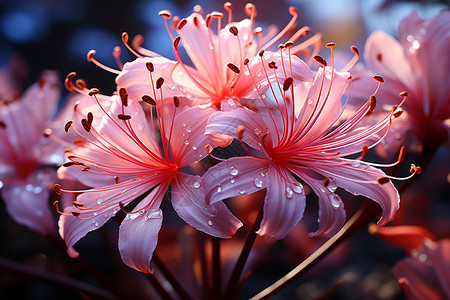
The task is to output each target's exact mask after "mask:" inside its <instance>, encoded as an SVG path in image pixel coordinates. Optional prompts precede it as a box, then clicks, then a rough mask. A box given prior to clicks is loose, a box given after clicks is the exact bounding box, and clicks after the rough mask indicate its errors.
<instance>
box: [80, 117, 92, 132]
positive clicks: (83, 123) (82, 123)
mask: <svg viewBox="0 0 450 300" xmlns="http://www.w3.org/2000/svg"><path fill="white" fill-rule="evenodd" d="M81 125H82V126H83V128H84V130H86V132H90V131H91V125H90V124H89V122H88V120H86V119H82V120H81Z"/></svg>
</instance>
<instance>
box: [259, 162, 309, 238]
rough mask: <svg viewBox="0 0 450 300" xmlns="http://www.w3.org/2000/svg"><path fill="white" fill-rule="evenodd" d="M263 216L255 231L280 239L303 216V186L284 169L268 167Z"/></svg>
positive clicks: (304, 199) (304, 202)
mask: <svg viewBox="0 0 450 300" xmlns="http://www.w3.org/2000/svg"><path fill="white" fill-rule="evenodd" d="M267 178H268V180H270V185H267V194H266V198H265V199H264V217H263V219H262V221H261V226H260V228H259V230H258V231H257V233H258V234H259V235H260V236H269V237H272V238H274V239H282V238H284V237H285V236H286V234H288V233H289V231H291V229H292V228H294V226H295V225H297V223H298V222H299V221H300V220H301V218H302V217H303V212H304V211H305V206H306V197H305V193H304V192H303V187H302V186H301V184H300V183H298V182H297V181H296V180H295V179H294V177H292V175H291V174H290V173H289V172H288V171H287V170H286V169H278V168H275V167H273V166H270V167H269V170H268V172H267Z"/></svg>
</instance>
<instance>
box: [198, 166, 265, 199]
mask: <svg viewBox="0 0 450 300" xmlns="http://www.w3.org/2000/svg"><path fill="white" fill-rule="evenodd" d="M268 164H269V161H268V160H266V159H260V158H255V157H233V158H230V159H228V160H226V161H224V162H221V163H220V164H218V165H215V166H214V167H211V168H209V169H208V171H206V172H205V174H203V177H202V186H203V189H204V191H205V198H206V203H211V204H214V203H216V202H218V201H221V200H224V199H227V198H230V197H233V196H239V195H244V194H251V193H254V192H256V191H259V190H261V189H264V188H266V187H267V185H268V177H267V171H268Z"/></svg>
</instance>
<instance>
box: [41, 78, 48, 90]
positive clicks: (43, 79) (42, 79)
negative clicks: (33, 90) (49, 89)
mask: <svg viewBox="0 0 450 300" xmlns="http://www.w3.org/2000/svg"><path fill="white" fill-rule="evenodd" d="M46 82H47V80H46V79H45V77H41V78H39V88H40V89H42V88H43V87H44V85H45V83H46Z"/></svg>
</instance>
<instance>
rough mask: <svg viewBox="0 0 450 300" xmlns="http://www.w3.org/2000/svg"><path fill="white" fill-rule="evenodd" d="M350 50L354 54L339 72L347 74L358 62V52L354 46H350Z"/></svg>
mask: <svg viewBox="0 0 450 300" xmlns="http://www.w3.org/2000/svg"><path fill="white" fill-rule="evenodd" d="M350 50H351V51H352V52H353V53H354V54H355V55H354V56H353V57H352V59H351V60H350V61H349V62H348V63H347V64H346V65H345V66H344V67H343V68H342V69H341V70H340V72H348V71H350V69H351V68H353V67H354V66H355V65H356V63H357V62H358V60H359V51H358V48H356V46H353V45H352V46H351V47H350Z"/></svg>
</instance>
